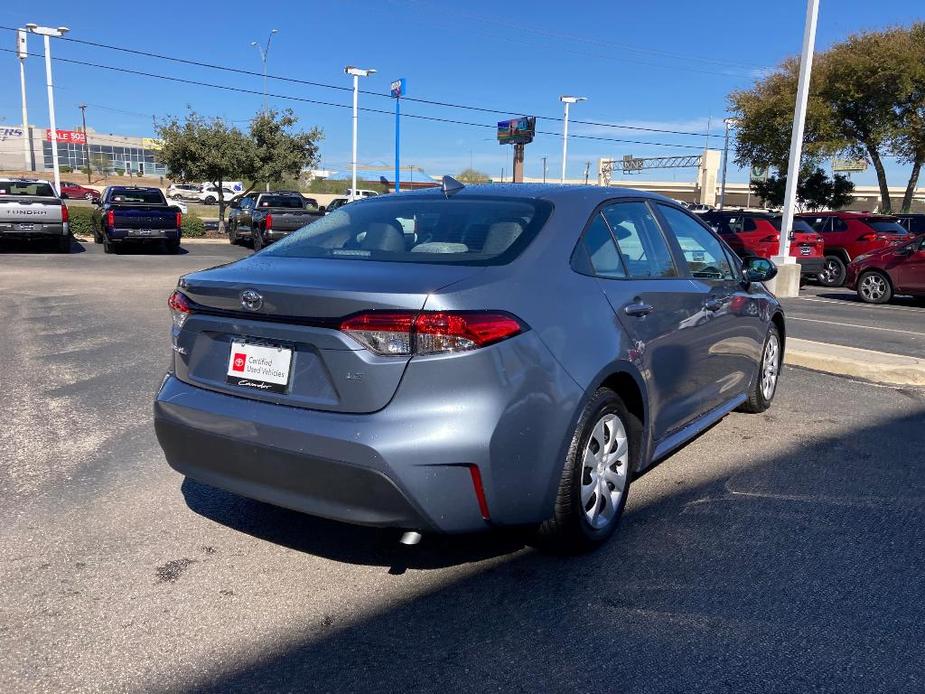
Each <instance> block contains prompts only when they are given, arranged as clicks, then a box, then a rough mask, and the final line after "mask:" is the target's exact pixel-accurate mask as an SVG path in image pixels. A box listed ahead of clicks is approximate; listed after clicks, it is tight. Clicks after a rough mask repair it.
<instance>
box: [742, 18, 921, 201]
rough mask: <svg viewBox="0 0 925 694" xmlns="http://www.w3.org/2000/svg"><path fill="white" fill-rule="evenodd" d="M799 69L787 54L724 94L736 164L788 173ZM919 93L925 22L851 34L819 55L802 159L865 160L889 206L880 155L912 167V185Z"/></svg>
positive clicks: (917, 152) (918, 154)
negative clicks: (734, 124)
mask: <svg viewBox="0 0 925 694" xmlns="http://www.w3.org/2000/svg"><path fill="white" fill-rule="evenodd" d="M798 72H799V60H798V59H797V58H789V59H787V60H785V61H784V62H783V63H782V64H781V65H780V67H779V68H778V69H777V70H776V71H775V72H773V73H772V74H770V75H767V76H765V77H763V78H761V79H759V80H758V81H757V82H756V83H755V85H754V86H753V87H752V88H751V89H746V90H740V91H735V92H732V94H730V96H729V106H730V111H732V113H733V114H734V115H735V116H736V118H737V119H738V121H739V125H738V132H737V138H736V140H737V142H736V163H738V164H739V165H740V166H750V165H752V164H758V165H766V166H774V167H776V168H777V169H778V170H779V171H781V172H783V173H786V169H787V163H788V162H787V156H788V153H789V143H790V134H791V129H792V125H793V105H794V102H795V99H796V83H797V75H798ZM923 93H925V23H922V22H920V23H916V24H913V25H912V26H911V27H908V28H895V29H887V30H885V31H879V32H870V33H866V34H858V35H854V36H851V37H849V38H848V39H847V40H845V41H843V42H841V43H837V44H835V45H834V46H832V47H831V48H830V49H829V50H828V51H826V52H823V53H819V54H817V56H816V58H815V60H814V63H813V74H812V80H811V83H810V95H809V103H808V108H807V118H806V132H805V136H804V160H803V162H801V164H802V165H803V166H805V165H812V164H814V163H817V162H818V161H819V160H820V159H821V158H823V157H828V156H834V155H836V154H841V155H848V156H852V157H857V158H863V159H865V160H867V161H870V162H871V164H872V165H873V168H874V171H875V172H876V174H877V182H878V185H879V188H880V199H881V202H880V209H881V211H884V212H889V211H891V209H892V203H891V200H890V195H889V189H888V185H887V178H886V172H885V169H884V166H883V157H884V156H885V155H886V154H890V153H897V154H899V155H900V157H901V158H902V159H903V161H906V162H908V163H910V164H911V165H912V176H911V177H910V181H909V184H910V185H911V186H912V188H913V189H914V187H915V181H914V180H913V179H916V180H917V178H918V172H919V170H920V168H921V164H922V162H923V156H922V155H923V154H925V146H922V147H919V145H920V144H921V131H920V130H919V131H918V133H919V134H918V135H916V132H917V131H916V124H918V125H921V117H922V115H923V113H922V108H923V107H922V103H923V98H922V95H923ZM801 168H802V166H801ZM908 197H909V202H910V203H911V194H910V195H909V196H908ZM905 205H906V202H905V200H904V206H905Z"/></svg>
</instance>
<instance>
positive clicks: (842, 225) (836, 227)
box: [832, 217, 848, 231]
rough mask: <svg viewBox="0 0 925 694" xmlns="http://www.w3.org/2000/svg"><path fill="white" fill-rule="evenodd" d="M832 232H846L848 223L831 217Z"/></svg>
mask: <svg viewBox="0 0 925 694" xmlns="http://www.w3.org/2000/svg"><path fill="white" fill-rule="evenodd" d="M832 230H833V231H847V230H848V222H846V221H845V220H844V219H839V218H838V217H832Z"/></svg>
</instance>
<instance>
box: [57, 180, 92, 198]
mask: <svg viewBox="0 0 925 694" xmlns="http://www.w3.org/2000/svg"><path fill="white" fill-rule="evenodd" d="M61 197H62V198H70V199H71V200H77V199H81V198H82V199H84V200H99V199H100V191H98V190H93V188H86V187H84V186H82V185H80V184H79V183H74V182H73V181H61Z"/></svg>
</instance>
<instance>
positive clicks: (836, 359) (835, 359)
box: [784, 338, 925, 386]
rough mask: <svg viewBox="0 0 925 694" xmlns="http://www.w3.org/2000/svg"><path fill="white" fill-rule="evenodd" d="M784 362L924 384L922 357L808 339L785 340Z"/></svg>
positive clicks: (876, 380)
mask: <svg viewBox="0 0 925 694" xmlns="http://www.w3.org/2000/svg"><path fill="white" fill-rule="evenodd" d="M784 363H785V364H788V365H790V366H802V367H803V368H806V369H812V370H813V371H824V372H826V373H830V374H838V375H839V376H851V377H853V378H860V379H863V380H865V381H873V382H874V383H886V384H889V385H902V386H925V359H918V358H916V357H908V356H905V355H902V354H890V353H887V352H875V351H873V350H869V349H858V348H857V347H843V346H842V345H833V344H830V343H827V342H813V341H812V340H799V339H796V338H790V339H788V340H787V344H786V351H785V353H784Z"/></svg>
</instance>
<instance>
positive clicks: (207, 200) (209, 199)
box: [203, 195, 218, 205]
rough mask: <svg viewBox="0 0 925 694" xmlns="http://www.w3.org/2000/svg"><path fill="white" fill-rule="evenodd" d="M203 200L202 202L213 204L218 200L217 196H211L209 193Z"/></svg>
mask: <svg viewBox="0 0 925 694" xmlns="http://www.w3.org/2000/svg"><path fill="white" fill-rule="evenodd" d="M203 202H204V203H205V204H206V205H214V204H215V203H217V202H218V198H213V197H212V196H211V195H210V196H209V197H207V198H206V199H205V200H203Z"/></svg>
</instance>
